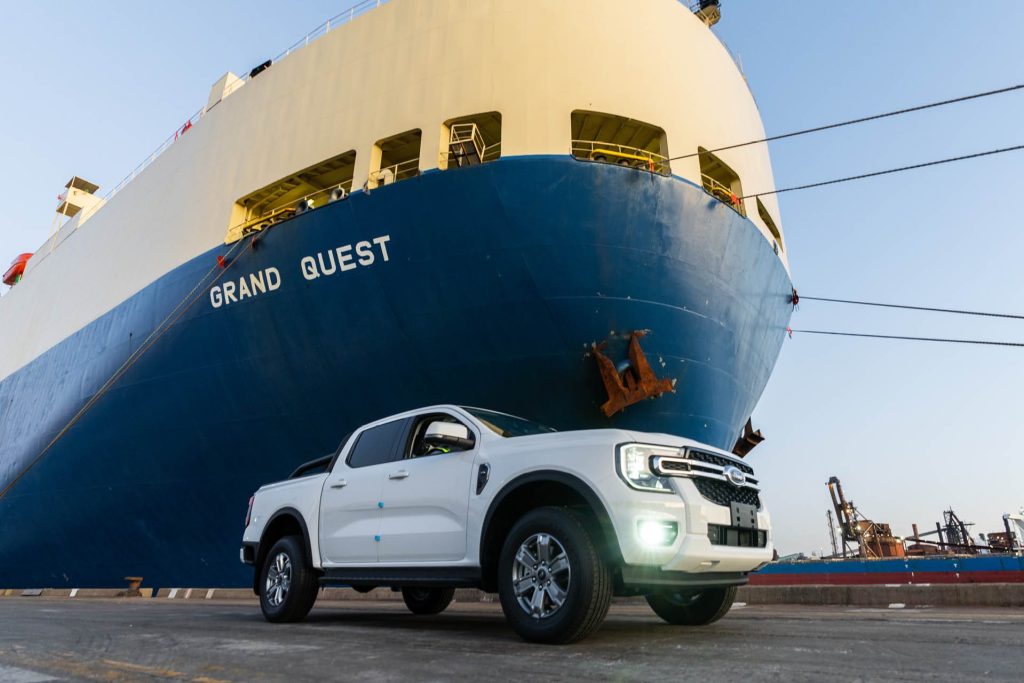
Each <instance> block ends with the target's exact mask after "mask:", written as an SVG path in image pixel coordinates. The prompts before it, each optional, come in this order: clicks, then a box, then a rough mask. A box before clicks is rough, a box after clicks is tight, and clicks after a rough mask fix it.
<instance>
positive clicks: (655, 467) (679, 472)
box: [651, 455, 760, 491]
mask: <svg viewBox="0 0 1024 683" xmlns="http://www.w3.org/2000/svg"><path fill="white" fill-rule="evenodd" d="M746 469H748V470H751V472H750V473H752V472H753V470H752V469H751V468H750V466H749V465H748V466H747V467H746ZM651 471H652V472H654V473H655V474H657V475H658V476H660V477H686V478H690V479H693V478H698V477H699V478H702V479H716V480H718V481H725V482H728V481H729V480H728V479H727V478H726V477H725V475H724V474H723V472H724V471H725V467H723V466H721V465H715V464H712V463H709V462H701V461H694V460H691V459H690V458H687V457H686V456H681V457H669V456H665V455H655V456H653V457H652V458H651ZM750 473H748V476H747V481H746V483H744V484H741V485H740V486H739V487H737V488H751V489H754V490H755V491H757V490H760V489H759V487H758V480H757V479H756V478H754V477H751V476H749V474H750Z"/></svg>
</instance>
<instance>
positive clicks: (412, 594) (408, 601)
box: [402, 588, 455, 614]
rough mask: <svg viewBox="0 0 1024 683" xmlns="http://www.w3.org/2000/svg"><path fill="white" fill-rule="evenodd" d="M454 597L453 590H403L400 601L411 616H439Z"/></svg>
mask: <svg viewBox="0 0 1024 683" xmlns="http://www.w3.org/2000/svg"><path fill="white" fill-rule="evenodd" d="M454 597H455V589H454V588H403V589H402V599H403V600H405V606H406V607H408V608H409V611H410V612H412V613H413V614H440V613H441V612H443V611H445V609H446V608H447V607H448V605H450V604H452V599H453V598H454Z"/></svg>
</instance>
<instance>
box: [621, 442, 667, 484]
mask: <svg viewBox="0 0 1024 683" xmlns="http://www.w3.org/2000/svg"><path fill="white" fill-rule="evenodd" d="M655 455H667V456H675V457H678V456H679V449H678V448H670V447H668V446H652V445H650V444H643V443H625V444H622V445H621V446H619V455H618V458H619V462H618V470H619V476H620V477H622V479H623V481H625V482H626V483H627V484H629V485H630V486H632V487H633V488H635V489H640V490H641V491H660V492H662V493H671V492H672V489H671V487H670V486H669V480H668V477H659V476H658V475H656V474H654V473H653V472H651V458H652V457H653V456H655Z"/></svg>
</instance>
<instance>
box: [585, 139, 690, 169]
mask: <svg viewBox="0 0 1024 683" xmlns="http://www.w3.org/2000/svg"><path fill="white" fill-rule="evenodd" d="M572 155H573V156H574V157H576V158H577V159H586V160H588V161H597V162H601V163H605V164H616V165H618V166H627V167H629V168H638V169H643V170H645V171H650V172H651V173H658V174H660V175H669V174H670V173H671V172H672V169H671V167H670V166H669V160H668V157H666V156H663V155H661V154H655V153H654V152H649V151H647V150H646V149H640V148H638V147H630V146H629V145H617V144H615V143H613V142H605V141H603V140H573V141H572Z"/></svg>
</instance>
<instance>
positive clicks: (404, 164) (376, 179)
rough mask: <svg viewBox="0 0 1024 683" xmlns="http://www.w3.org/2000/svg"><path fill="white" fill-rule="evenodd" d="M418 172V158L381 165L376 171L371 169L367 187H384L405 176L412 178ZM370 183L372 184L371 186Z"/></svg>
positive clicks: (403, 178)
mask: <svg viewBox="0 0 1024 683" xmlns="http://www.w3.org/2000/svg"><path fill="white" fill-rule="evenodd" d="M419 174H420V159H419V157H416V158H415V159H406V160H405V161H400V162H398V163H397V164H391V165H390V166H382V167H381V168H379V169H377V170H376V171H371V172H370V176H369V178H367V184H366V187H367V189H374V188H376V187H384V186H385V185H390V184H391V183H397V182H398V181H399V180H405V179H406V178H412V177H414V176H418V175H419ZM371 183H372V184H373V185H372V187H371Z"/></svg>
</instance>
